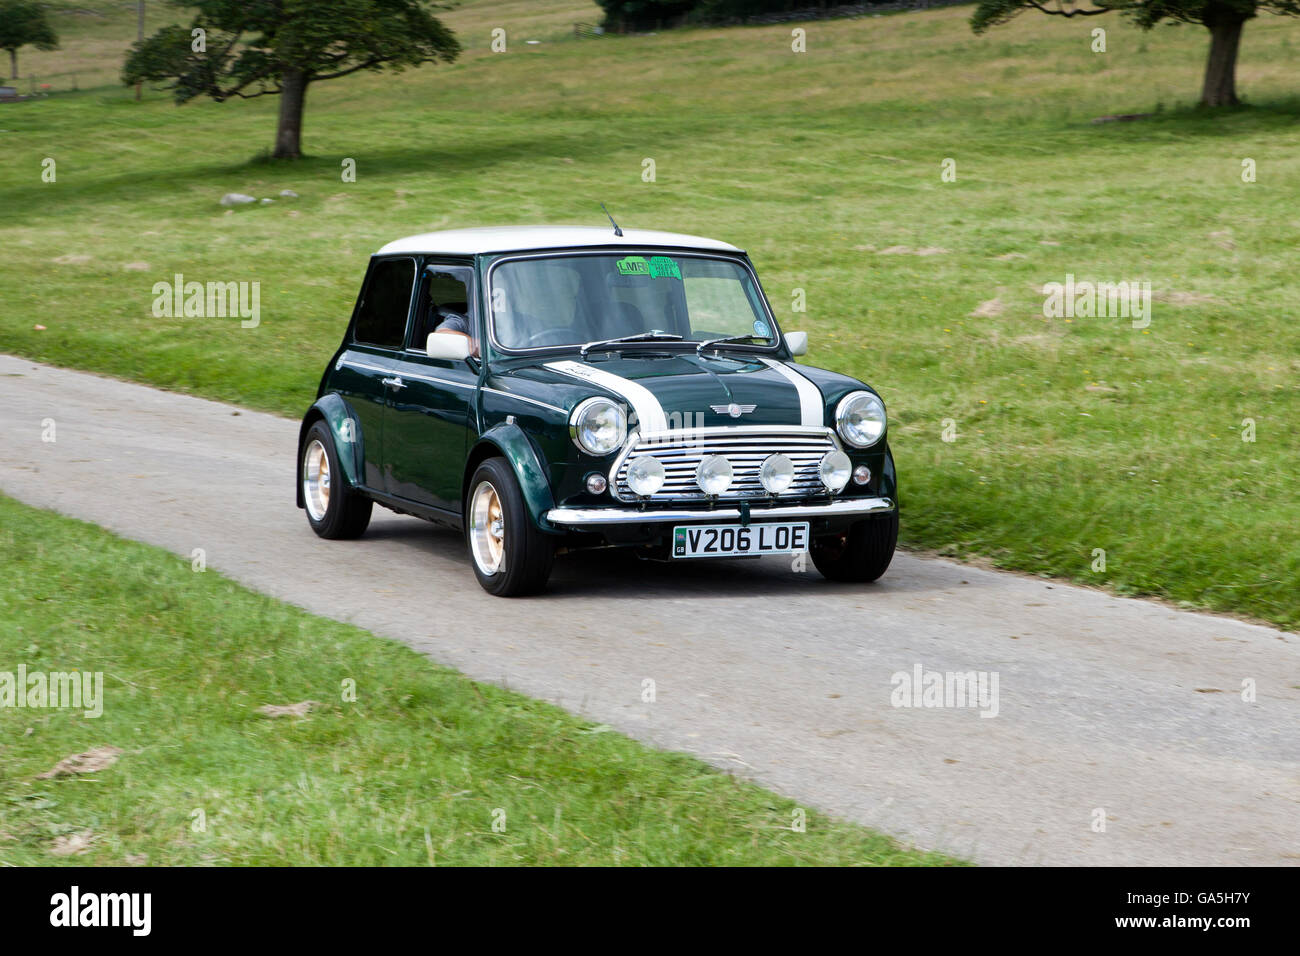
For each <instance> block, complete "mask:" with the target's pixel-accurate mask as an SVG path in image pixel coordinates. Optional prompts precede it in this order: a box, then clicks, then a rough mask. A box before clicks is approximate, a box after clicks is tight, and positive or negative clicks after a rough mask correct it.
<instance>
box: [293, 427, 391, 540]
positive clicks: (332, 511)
mask: <svg viewBox="0 0 1300 956" xmlns="http://www.w3.org/2000/svg"><path fill="white" fill-rule="evenodd" d="M314 443H319V444H320V445H321V447H322V448H323V450H324V452H325V459H326V460H327V462H328V465H329V471H328V473H327V480H326V481H325V482H324V484H325V489H326V499H327V500H325V501H324V502H322V501H321V500H320V499H319V498H318V497H314V496H313V495H312V492H311V490H310V488H309V486H308V482H307V476H308V470H309V461H310V460H311V459H312V458H313V457H314V456H316V451H315V449H314V448H313V444H314ZM298 487H299V488H301V489H302V495H303V500H304V502H305V503H306V507H305V508H304V509H303V510H305V511H306V512H307V523H308V524H310V525H311V529H312V530H313V531H315V532H316V533H317V534H318V535H320V536H321V537H322V538H359V537H361V535H362V534H364V533H365V530H366V526H367V525H369V524H370V511H371V509H372V508H373V507H374V502H372V501H371V500H370V499H369V498H367V497H366V496H365V495H363V494H361V493H359V492H357V491H356V490H354V489H353V488H352V487H351V486H349V485H348V482H347V479H346V478H345V477H344V476H343V469H342V468H340V467H339V455H338V451H337V450H336V449H335V447H334V436H333V435H332V434H331V433H330V430H329V428H328V427H327V426H326V425H325V423H324V422H316V423H315V424H314V425H312V426H311V428H309V429H307V434H306V436H304V438H303V440H302V448H300V449H299V450H298ZM322 504H323V505H324V507H323V508H322V507H321V506H322ZM313 512H316V513H315V514H313Z"/></svg>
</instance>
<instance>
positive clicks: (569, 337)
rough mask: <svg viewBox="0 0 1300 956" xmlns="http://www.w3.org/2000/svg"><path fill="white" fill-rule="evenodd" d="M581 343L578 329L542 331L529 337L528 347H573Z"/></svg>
mask: <svg viewBox="0 0 1300 956" xmlns="http://www.w3.org/2000/svg"><path fill="white" fill-rule="evenodd" d="M577 341H579V339H578V332H577V329H573V328H563V329H554V328H552V329H542V331H540V332H534V333H533V334H532V335H530V336H528V345H529V346H530V347H534V348H538V347H541V346H543V345H572V344H573V343H575V342H577Z"/></svg>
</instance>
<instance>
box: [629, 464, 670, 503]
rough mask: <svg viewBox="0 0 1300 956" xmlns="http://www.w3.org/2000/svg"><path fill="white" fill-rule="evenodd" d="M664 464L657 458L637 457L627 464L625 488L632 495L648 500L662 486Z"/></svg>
mask: <svg viewBox="0 0 1300 956" xmlns="http://www.w3.org/2000/svg"><path fill="white" fill-rule="evenodd" d="M664 478H665V474H664V464H663V462H661V461H660V460H659V459H658V458H651V457H650V456H649V455H638V456H637V457H635V458H633V459H632V460H631V461H629V462H628V463H627V486H628V487H629V488H631V489H632V493H633V494H634V495H640V496H641V497H642V498H649V497H650V496H651V495H653V494H654V493H655V492H657V491H658V490H659V489H660V488H662V487H663V486H664Z"/></svg>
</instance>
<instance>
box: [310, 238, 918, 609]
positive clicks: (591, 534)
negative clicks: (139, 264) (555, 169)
mask: <svg viewBox="0 0 1300 956" xmlns="http://www.w3.org/2000/svg"><path fill="white" fill-rule="evenodd" d="M806 350H807V335H806V334H805V333H803V332H784V331H782V329H781V328H780V327H779V326H778V325H777V322H776V316H775V315H774V314H773V311H772V308H771V306H770V305H769V304H768V301H767V299H766V297H765V296H764V295H763V290H762V288H761V287H760V286H759V283H758V278H757V277H756V276H755V274H754V269H753V266H752V265H751V264H750V262H749V258H748V257H747V256H746V255H745V253H744V252H743V251H742V250H740V249H737V248H736V247H735V246H731V245H728V244H727V243H724V242H717V241H715V240H712V239H701V238H698V237H695V236H684V235H675V234H672V233H663V232H649V231H637V230H631V229H629V230H626V231H623V230H619V229H618V228H617V227H614V228H613V229H605V228H600V229H597V228H584V227H570V226H556V227H551V226H545V227H511V228H499V229H458V230H452V231H447V232H434V233H429V234H427V235H420V236H412V237H410V238H408V239H399V240H397V241H396V242H392V243H389V244H388V245H386V246H384V248H382V249H380V250H379V252H378V253H376V254H375V255H374V256H373V257H372V258H371V260H370V267H369V270H368V271H367V273H366V278H365V283H364V284H363V285H362V288H361V295H360V297H359V298H358V300H357V304H356V307H355V309H354V310H353V313H352V321H351V322H350V323H349V325H348V330H347V334H346V335H344V337H343V344H342V345H341V346H340V347H339V349H338V351H337V352H336V353H335V355H334V357H333V358H332V359H331V360H330V363H329V366H328V367H327V368H326V369H325V374H324V376H322V378H321V383H320V389H319V393H318V398H317V400H316V402H315V404H313V405H312V407H311V408H310V409H309V410H308V412H307V414H306V416H305V417H304V418H303V422H302V429H301V432H300V437H299V443H298V480H297V485H298V506H299V507H301V508H304V509H305V510H306V512H307V520H308V521H309V522H310V523H311V526H312V528H313V529H314V530H315V531H316V533H317V534H319V535H320V536H321V537H324V538H355V537H357V536H358V535H360V534H362V532H364V531H365V529H366V525H367V524H368V523H369V521H370V510H371V507H372V506H373V505H374V504H375V503H376V502H377V503H379V504H381V505H383V506H384V507H386V508H391V509H392V510H393V511H397V512H401V513H403V514H411V515H416V516H419V517H421V518H425V519H428V520H430V521H435V522H439V523H441V524H446V525H450V526H451V527H454V528H457V529H463V531H464V534H465V538H466V543H467V545H468V550H469V554H470V558H471V561H472V564H473V567H474V573H475V575H476V576H477V577H478V580H479V583H480V584H481V585H482V586H483V587H484V588H485V589H486V590H487V591H489V592H491V593H492V594H498V595H516V594H526V593H530V592H536V591H539V590H541V589H542V588H544V587H545V585H546V581H547V578H548V577H549V575H550V572H551V567H552V564H553V563H554V560H555V556H556V553H557V552H559V551H560V550H568V549H576V548H589V547H611V546H614V547H630V548H636V549H639V550H640V552H641V553H642V554H644V555H645V556H647V557H656V558H663V559H669V560H671V559H680V560H691V559H696V558H723V557H753V556H760V555H769V554H786V555H791V554H793V555H803V554H805V553H806V554H807V555H808V556H810V557H811V559H812V561H813V563H814V564H815V565H816V566H817V569H818V570H819V571H821V573H822V574H823V575H825V576H826V577H827V578H830V579H832V580H836V581H874V580H875V579H876V578H878V577H880V575H881V574H883V573H884V572H885V569H886V568H887V567H888V566H889V562H890V559H891V558H892V557H893V553H894V542H895V540H896V539H897V537H898V509H897V506H896V504H895V501H896V497H897V492H896V485H895V477H894V460H893V457H892V456H891V455H890V452H889V445H888V444H887V442H886V436H885V406H884V404H883V403H882V402H881V400H880V398H879V396H877V394H876V393H875V392H874V391H873V390H872V389H871V388H870V387H868V386H866V385H864V384H863V383H862V382H859V381H857V380H855V379H852V378H849V377H848V376H845V375H839V374H836V373H834V372H827V371H824V370H822V369H818V368H813V367H811V366H807V365H797V364H795V363H794V362H792V361H791V359H792V357H793V356H796V355H801V354H803V353H804V352H805V351H806Z"/></svg>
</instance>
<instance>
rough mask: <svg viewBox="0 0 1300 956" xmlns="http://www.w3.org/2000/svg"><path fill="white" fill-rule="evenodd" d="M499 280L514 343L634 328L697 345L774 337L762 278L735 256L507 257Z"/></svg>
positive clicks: (574, 340) (499, 314)
mask: <svg viewBox="0 0 1300 956" xmlns="http://www.w3.org/2000/svg"><path fill="white" fill-rule="evenodd" d="M491 280H492V289H491V297H490V302H491V313H492V326H493V335H494V337H495V339H496V341H497V343H498V344H499V345H501V346H502V347H503V348H507V349H534V348H546V347H552V346H577V345H583V344H586V343H590V342H605V341H606V340H609V339H620V338H625V337H629V336H641V337H644V338H643V341H644V340H649V341H654V340H655V339H659V338H662V340H664V341H671V340H674V339H676V338H680V340H682V341H683V342H687V343H690V344H691V345H697V344H698V343H700V342H706V341H710V340H712V339H723V338H736V339H738V340H739V342H740V343H741V344H751V345H757V346H760V347H763V346H771V345H773V344H774V343H775V339H774V335H775V333H776V330H775V329H773V328H772V324H771V320H770V319H769V318H768V315H767V311H766V310H765V309H764V307H763V300H762V294H761V293H760V291H759V289H758V285H757V283H756V282H755V281H754V279H753V276H752V274H751V273H750V271H749V270H748V269H746V268H745V267H744V266H743V265H742V264H741V263H739V262H737V261H735V260H733V259H719V258H711V257H708V256H696V255H681V254H676V255H664V254H660V253H656V252H645V253H644V254H626V255H625V254H601V255H560V256H547V257H543V258H535V259H513V260H507V261H505V262H502V263H500V264H499V265H498V266H496V267H495V268H494V269H493V270H492V274H491ZM651 333H662V336H660V335H652V334H651Z"/></svg>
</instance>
